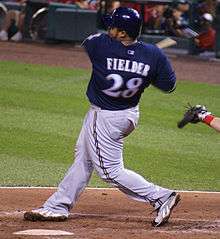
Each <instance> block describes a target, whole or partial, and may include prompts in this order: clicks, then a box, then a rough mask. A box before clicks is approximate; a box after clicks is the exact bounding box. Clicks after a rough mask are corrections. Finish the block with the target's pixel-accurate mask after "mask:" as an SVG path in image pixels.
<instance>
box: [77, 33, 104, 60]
mask: <svg viewBox="0 0 220 239" xmlns="http://www.w3.org/2000/svg"><path fill="white" fill-rule="evenodd" d="M100 36H101V34H100V33H98V34H94V35H90V36H89V37H87V38H86V39H85V40H84V41H83V43H82V44H81V45H82V46H83V47H84V48H85V50H86V52H87V54H88V55H89V58H90V59H91V60H92V59H93V57H94V56H95V51H96V49H97V46H98V42H99V40H100Z"/></svg>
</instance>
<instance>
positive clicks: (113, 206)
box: [0, 42, 220, 239]
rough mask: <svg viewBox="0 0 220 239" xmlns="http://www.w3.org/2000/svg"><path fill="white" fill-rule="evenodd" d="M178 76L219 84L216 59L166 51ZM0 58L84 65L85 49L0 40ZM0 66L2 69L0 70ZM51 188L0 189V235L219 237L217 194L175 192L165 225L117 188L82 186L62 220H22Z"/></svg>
mask: <svg viewBox="0 0 220 239" xmlns="http://www.w3.org/2000/svg"><path fill="white" fill-rule="evenodd" d="M169 57H170V59H171V61H172V64H173V66H174V69H175V71H176V74H177V78H178V79H186V80H191V81H200V82H209V83H214V84H219V83H220V77H219V75H220V63H219V62H214V61H204V60H198V59H195V58H194V57H187V56H175V55H170V56H169ZM0 60H15V61H19V62H26V63H34V64H48V65H54V66H64V67H68V68H74V67H78V68H86V69H88V68H90V67H91V65H90V63H89V60H88V58H87V56H86V54H85V52H84V51H83V50H82V49H81V48H79V47H73V46H70V45H45V44H33V43H32V44H27V43H20V44H16V43H9V42H6V43H3V42H0ZM1 70H4V69H1ZM53 191H54V189H0V202H1V203H0V238H1V239H8V238H16V239H32V238H33V239H35V238H42V239H55V238H56V239H60V238H62V239H70V238H77V239H79V238H86V239H88V238H89V239H90V238H91V239H93V238H96V239H97V238H98V239H99V238H100V239H101V238H104V239H110V238H114V239H123V238H126V239H129V238H138V239H142V238H144V239H149V238H159V239H160V238H161V239H168V238H169V239H171V238H173V239H174V238H175V239H178V238H180V239H191V238H195V239H206V238H208V239H214V238H215V239H217V238H220V207H219V205H220V193H196V192H194V193H181V197H182V200H181V202H180V204H179V206H178V207H177V208H176V209H175V210H174V212H173V214H172V218H170V222H169V224H167V225H165V226H164V227H161V228H152V227H151V223H150V222H151V220H152V219H153V218H154V215H153V214H151V211H152V208H151V207H150V206H149V205H145V204H143V203H139V202H135V201H132V200H130V199H128V198H127V197H126V196H124V195H123V194H122V193H121V192H119V191H117V190H108V191H107V190H104V189H103V190H91V189H90V190H86V191H85V192H84V193H83V194H82V196H81V198H80V200H79V202H78V204H77V205H76V207H75V208H74V209H73V210H72V213H71V217H70V218H69V219H68V220H67V221H65V222H59V223H54V222H28V221H24V220H23V212H24V211H26V210H30V209H32V208H35V207H39V206H41V205H42V203H43V202H44V201H45V200H46V199H47V198H48V197H49V195H51V193H52V192H53ZM27 229H54V230H65V231H69V232H73V233H74V235H73V236H21V235H14V234H13V233H14V232H17V231H23V230H27Z"/></svg>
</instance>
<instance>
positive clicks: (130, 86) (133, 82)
mask: <svg viewBox="0 0 220 239" xmlns="http://www.w3.org/2000/svg"><path fill="white" fill-rule="evenodd" d="M106 79H107V80H113V81H114V83H113V86H112V87H110V88H108V89H106V90H103V92H104V93H105V94H106V95H109V96H112V97H124V98H129V97H132V96H133V95H135V94H136V93H137V91H138V90H139V86H141V84H142V82H143V80H142V78H131V79H129V80H128V81H127V82H126V87H127V89H126V90H120V88H121V87H122V86H123V83H124V81H123V78H122V77H121V76H120V75H118V74H110V75H108V76H107V77H106Z"/></svg>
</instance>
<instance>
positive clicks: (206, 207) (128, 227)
mask: <svg viewBox="0 0 220 239" xmlns="http://www.w3.org/2000/svg"><path fill="white" fill-rule="evenodd" d="M0 191H1V194H0V201H1V205H0V238H2V239H3V238H4V239H8V238H16V239H27V238H28V239H31V238H33V239H35V238H42V239H46V238H47V239H49V238H50V239H52V238H59V239H60V238H63V239H70V238H77V239H78V238H86V239H88V238H89V239H90V238H91V239H93V238H100V239H101V238H104V239H112V238H114V239H122V238H123V239H128V238H138V239H142V238H143V239H146V238H147V239H148V238H158V239H159V238H161V239H168V238H169V239H171V238H172V239H189V238H190V239H191V238H196V239H205V238H209V239H211V238H212V239H214V238H215V239H217V238H220V214H219V205H220V194H216V193H209V194H208V193H181V198H182V199H181V202H180V204H179V205H178V207H177V208H175V210H174V211H173V214H172V217H171V218H170V222H169V224H167V225H164V226H163V227H160V228H153V227H152V226H151V221H152V219H153V218H154V214H151V211H152V207H150V206H149V205H148V204H146V205H145V204H144V203H140V202H136V201H133V200H130V199H128V198H127V197H126V196H125V195H124V194H122V193H121V192H119V191H118V190H104V189H103V190H97V189H87V190H86V191H85V192H84V193H83V194H82V196H81V198H80V199H79V201H78V203H77V205H76V207H75V208H74V209H73V210H72V213H71V216H70V218H69V219H68V220H67V221H65V222H28V221H24V220H23V212H24V211H25V210H30V209H32V208H36V207H39V206H40V205H42V203H43V202H44V201H45V200H46V199H47V198H48V197H49V195H51V194H52V192H54V189H1V190H0ZM28 229H53V230H65V231H68V232H73V233H74V235H73V236H56V237H49V236H17V235H14V234H13V233H14V232H17V231H23V230H28Z"/></svg>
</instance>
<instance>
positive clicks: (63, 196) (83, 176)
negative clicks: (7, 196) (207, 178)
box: [24, 118, 93, 221]
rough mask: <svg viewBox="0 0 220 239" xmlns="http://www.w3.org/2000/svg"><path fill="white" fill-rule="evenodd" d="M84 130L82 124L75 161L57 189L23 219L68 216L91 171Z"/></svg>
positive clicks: (91, 166) (63, 217) (56, 218)
mask: <svg viewBox="0 0 220 239" xmlns="http://www.w3.org/2000/svg"><path fill="white" fill-rule="evenodd" d="M86 121H87V118H85V121H84V124H85V122H86ZM86 130H87V127H86V126H85V125H83V127H82V130H81V133H80V135H79V138H78V141H77V144H76V149H75V150H76V151H75V162H74V163H73V164H72V166H71V167H70V168H69V170H68V171H67V173H66V175H65V177H64V179H63V180H62V181H61V183H60V184H59V186H58V189H57V191H56V192H55V193H54V194H53V195H52V196H51V197H49V199H48V200H47V201H46V202H45V203H44V205H43V207H41V208H38V209H34V210H32V211H30V212H26V213H25V214H24V217H25V219H27V220H31V221H36V220H51V221H62V220H65V219H66V218H67V217H68V216H69V211H70V209H71V208H72V207H73V205H74V204H75V202H76V200H77V199H78V197H79V195H80V194H81V192H82V191H83V190H84V189H85V187H86V186H87V184H88V182H89V179H90V177H91V175H92V172H93V165H92V162H91V161H90V160H89V156H88V150H87V147H86V142H85V139H86V137H87V136H86V135H87V132H86Z"/></svg>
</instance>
